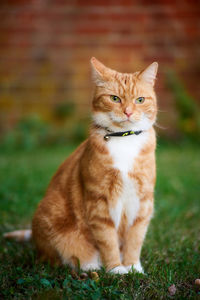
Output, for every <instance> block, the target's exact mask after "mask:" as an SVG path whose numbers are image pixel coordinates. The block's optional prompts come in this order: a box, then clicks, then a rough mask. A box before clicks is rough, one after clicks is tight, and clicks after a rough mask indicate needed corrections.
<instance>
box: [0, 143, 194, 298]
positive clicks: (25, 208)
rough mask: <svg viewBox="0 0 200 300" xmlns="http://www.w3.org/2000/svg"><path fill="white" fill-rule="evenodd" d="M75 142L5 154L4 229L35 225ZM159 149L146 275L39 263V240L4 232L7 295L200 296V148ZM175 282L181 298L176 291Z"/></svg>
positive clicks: (1, 176) (1, 160)
mask: <svg viewBox="0 0 200 300" xmlns="http://www.w3.org/2000/svg"><path fill="white" fill-rule="evenodd" d="M74 148H75V145H68V146H64V147H57V148H56V147H50V148H40V149H37V150H32V151H30V152H27V151H18V152H16V151H13V152H12V153H4V154H1V156H0V169H1V173H0V181H1V185H0V199H1V201H0V211H1V218H0V232H1V233H3V232H5V231H10V230H14V229H18V228H27V227H28V225H29V224H30V220H31V217H32V214H33V212H34V210H35V208H36V205H37V203H38V202H39V200H40V199H41V198H42V196H43V195H44V192H45V189H46V187H47V184H48V182H49V180H50V178H51V176H52V175H53V174H54V173H55V170H56V169H57V167H58V165H59V164H60V163H61V162H62V161H63V160H64V159H65V158H66V156H68V155H69V153H70V152H71V151H72V150H73V149H74ZM157 152H158V153H157V165H158V167H157V169H158V176H157V178H158V179H157V186H156V192H155V198H156V200H155V216H154V218H153V220H152V222H151V225H150V228H149V231H148V234H147V238H146V240H145V244H144V246H143V251H142V263H143V266H144V269H145V272H146V275H140V274H127V275H123V276H120V275H111V274H107V273H105V270H103V269H102V270H101V271H99V272H98V274H99V280H92V279H91V278H90V276H88V277H87V278H85V279H81V278H80V277H79V274H78V276H77V278H74V277H73V276H72V273H71V270H70V269H69V268H68V267H59V268H58V267H57V268H53V267H51V266H49V265H47V264H40V263H38V262H37V258H36V253H35V250H34V247H33V245H32V244H31V243H25V244H20V243H16V242H11V241H6V240H4V239H3V238H2V236H0V262H1V264H0V286H1V289H0V299H20V300H21V299H41V300H44V299H48V300H49V299H113V300H115V299H136V300H137V299H138V300H140V299H145V300H146V299H153V300H154V299H181V300H182V299H185V300H186V299H187V300H188V299H199V298H198V297H199V294H198V293H199V291H198V289H197V288H196V287H195V286H194V280H195V279H196V278H199V261H200V254H199V253H200V240H199V225H200V219H199V215H200V207H199V194H200V186H199V179H200V178H199V177H200V175H199V170H200V160H199V149H198V146H197V145H190V144H185V145H184V147H182V146H180V147H178V146H175V147H174V146H172V145H167V144H164V145H162V146H160V145H158V150H157ZM183 170H184V172H183ZM172 284H175V286H176V289H177V291H176V294H175V296H174V297H173V296H170V295H169V292H168V288H169V286H171V285H172Z"/></svg>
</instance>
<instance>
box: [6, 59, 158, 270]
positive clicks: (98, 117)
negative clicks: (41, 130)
mask: <svg viewBox="0 0 200 300" xmlns="http://www.w3.org/2000/svg"><path fill="white" fill-rule="evenodd" d="M91 64H92V71H93V77H94V81H95V93H94V98H93V103H92V118H93V122H92V125H91V130H90V134H89V138H88V139H87V140H86V141H85V142H83V143H82V144H81V145H80V146H79V147H78V149H77V150H76V151H75V152H74V153H73V154H72V155H70V157H68V159H67V160H66V161H65V162H64V163H63V164H62V165H61V166H60V168H59V169H58V171H57V173H56V174H55V175H54V177H53V179H52V180H51V183H50V185H49V187H48V190H47V192H46V195H45V197H44V199H43V200H42V201H41V202H40V204H39V206H38V208H37V210H36V213H35V215H34V218H33V223H32V232H31V231H18V232H13V233H8V234H5V236H6V237H15V238H18V239H28V238H30V236H31V234H32V236H33V240H34V242H35V244H36V246H37V249H38V252H39V254H40V256H41V258H42V259H44V260H49V261H51V262H52V263H63V264H69V265H70V266H72V267H77V266H78V264H80V267H81V268H82V269H83V270H89V269H99V268H100V267H101V266H102V264H103V265H104V266H105V267H106V269H107V270H108V271H111V272H113V273H121V274H124V273H127V272H129V271H130V270H136V271H138V272H143V269H142V266H141V263H140V252H141V247H142V244H143V240H144V237H145V234H146V231H147V228H148V225H149V221H150V219H151V217H152V213H153V193H154V184H155V154H154V152H155V144H156V139H155V132H154V129H153V127H152V126H153V124H154V122H155V120H156V113H157V105H156V96H155V93H154V88H153V87H154V82H155V78H156V73H157V68H158V64H157V63H155V62H154V63H153V64H151V65H150V66H149V67H148V68H146V69H145V70H144V71H141V72H136V73H133V74H126V73H119V72H116V71H114V70H111V69H109V68H107V67H105V66H104V65H103V64H102V63H100V62H99V61H98V60H97V59H95V58H92V59H91ZM116 132H117V135H118V136H115V134H116Z"/></svg>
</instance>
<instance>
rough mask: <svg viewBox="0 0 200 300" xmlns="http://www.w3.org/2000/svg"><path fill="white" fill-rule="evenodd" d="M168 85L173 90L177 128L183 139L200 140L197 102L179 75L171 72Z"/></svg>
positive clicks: (199, 111) (199, 109)
mask: <svg viewBox="0 0 200 300" xmlns="http://www.w3.org/2000/svg"><path fill="white" fill-rule="evenodd" d="M167 84H168V86H169V88H170V89H171V91H172V93H173V95H174V100H175V104H176V109H177V116H178V119H177V126H178V128H177V129H178V130H179V135H180V136H182V137H186V138H190V139H193V140H197V141H198V140H199V138H200V108H199V106H198V105H197V103H196V102H195V100H194V99H193V98H192V97H191V96H190V95H189V94H188V92H187V91H186V89H185V87H184V84H183V83H182V82H181V81H180V79H179V78H178V77H177V75H176V74H175V73H174V72H172V71H170V72H168V76H167Z"/></svg>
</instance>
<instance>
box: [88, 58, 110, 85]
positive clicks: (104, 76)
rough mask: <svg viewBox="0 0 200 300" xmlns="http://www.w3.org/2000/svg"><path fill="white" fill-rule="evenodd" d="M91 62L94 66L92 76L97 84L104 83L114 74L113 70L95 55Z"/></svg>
mask: <svg viewBox="0 0 200 300" xmlns="http://www.w3.org/2000/svg"><path fill="white" fill-rule="evenodd" d="M90 62H91V66H92V78H93V80H94V82H95V84H96V85H98V86H99V85H102V84H103V82H105V81H107V80H109V78H110V77H111V76H112V73H113V70H111V69H109V68H107V67H106V66H104V65H103V64H102V63H101V62H100V61H99V60H98V59H96V58H95V57H92V58H91V60H90Z"/></svg>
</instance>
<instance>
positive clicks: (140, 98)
mask: <svg viewBox="0 0 200 300" xmlns="http://www.w3.org/2000/svg"><path fill="white" fill-rule="evenodd" d="M144 101H145V98H144V97H138V98H137V99H135V103H136V104H141V103H143V102H144Z"/></svg>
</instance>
